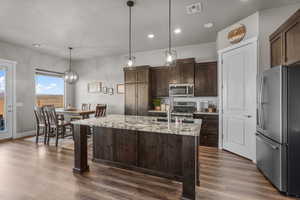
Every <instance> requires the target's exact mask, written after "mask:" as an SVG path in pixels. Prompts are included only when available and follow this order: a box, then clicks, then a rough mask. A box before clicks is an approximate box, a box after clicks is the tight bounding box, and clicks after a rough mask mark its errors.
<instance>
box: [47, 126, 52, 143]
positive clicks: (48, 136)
mask: <svg viewBox="0 0 300 200" xmlns="http://www.w3.org/2000/svg"><path fill="white" fill-rule="evenodd" d="M52 131H53V130H52V129H51V128H50V127H49V128H48V133H47V144H48V145H49V143H50V133H52Z"/></svg>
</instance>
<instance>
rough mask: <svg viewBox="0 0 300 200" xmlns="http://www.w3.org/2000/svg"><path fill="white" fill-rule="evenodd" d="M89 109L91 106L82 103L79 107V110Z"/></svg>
mask: <svg viewBox="0 0 300 200" xmlns="http://www.w3.org/2000/svg"><path fill="white" fill-rule="evenodd" d="M90 109H91V104H87V103H83V104H82V105H81V110H90Z"/></svg>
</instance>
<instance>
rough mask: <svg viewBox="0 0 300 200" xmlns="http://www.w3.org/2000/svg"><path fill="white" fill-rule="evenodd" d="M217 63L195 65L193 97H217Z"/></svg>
mask: <svg viewBox="0 0 300 200" xmlns="http://www.w3.org/2000/svg"><path fill="white" fill-rule="evenodd" d="M217 68H218V64H217V62H206V63H197V64H196V65H195V91H194V93H195V96H198V97H201V96H218V73H217Z"/></svg>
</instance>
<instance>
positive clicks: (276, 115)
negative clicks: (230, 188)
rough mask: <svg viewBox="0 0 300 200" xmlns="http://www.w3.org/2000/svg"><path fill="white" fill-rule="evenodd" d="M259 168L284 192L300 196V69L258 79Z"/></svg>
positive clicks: (272, 71) (277, 70)
mask: <svg viewBox="0 0 300 200" xmlns="http://www.w3.org/2000/svg"><path fill="white" fill-rule="evenodd" d="M258 85H259V88H258V97H257V98H258V99H257V133H256V159H257V167H258V169H260V171H261V172H262V173H263V174H264V175H265V176H266V177H267V178H268V179H269V180H270V182H271V183H272V184H273V185H274V186H275V187H276V188H277V189H278V190H279V191H281V192H284V193H286V194H287V195H293V196H294V195H295V196H298V195H300V65H294V66H288V67H285V66H278V67H273V68H271V69H269V70H267V71H265V72H263V73H262V74H261V76H260V77H259V78H258Z"/></svg>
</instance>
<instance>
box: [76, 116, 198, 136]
mask: <svg viewBox="0 0 300 200" xmlns="http://www.w3.org/2000/svg"><path fill="white" fill-rule="evenodd" d="M201 123H202V121H201V120H198V121H197V123H194V124H182V125H178V126H176V125H175V123H170V129H168V123H167V122H158V121H157V117H146V116H131V115H108V116H106V117H100V118H89V119H84V120H78V121H73V122H72V124H75V125H86V126H95V127H106V128H116V129H126V130H136V131H145V132H155V133H162V134H175V135H184V136H199V135H200V129H201Z"/></svg>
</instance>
